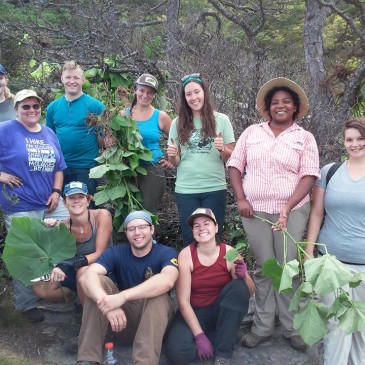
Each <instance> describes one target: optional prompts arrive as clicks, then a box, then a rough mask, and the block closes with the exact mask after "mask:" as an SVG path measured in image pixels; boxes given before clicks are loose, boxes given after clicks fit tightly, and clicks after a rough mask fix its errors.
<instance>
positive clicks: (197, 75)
mask: <svg viewBox="0 0 365 365" xmlns="http://www.w3.org/2000/svg"><path fill="white" fill-rule="evenodd" d="M188 81H198V82H203V80H202V78H201V76H200V73H194V74H190V75H185V76H184V77H183V78H182V79H181V82H182V86H183V87H184V86H185V85H186V84H187V83H188Z"/></svg>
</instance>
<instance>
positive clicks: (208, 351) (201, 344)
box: [194, 332, 214, 360]
mask: <svg viewBox="0 0 365 365" xmlns="http://www.w3.org/2000/svg"><path fill="white" fill-rule="evenodd" d="M194 341H195V346H196V352H197V353H198V357H199V359H200V360H206V359H210V358H212V357H213V356H214V348H213V345H212V344H211V342H210V341H209V338H208V337H207V336H206V335H205V334H204V332H202V333H199V334H198V335H196V336H194Z"/></svg>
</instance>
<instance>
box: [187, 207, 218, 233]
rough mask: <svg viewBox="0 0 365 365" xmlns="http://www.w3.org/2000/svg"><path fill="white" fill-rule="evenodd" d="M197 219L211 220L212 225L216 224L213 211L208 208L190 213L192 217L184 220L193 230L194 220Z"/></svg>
mask: <svg viewBox="0 0 365 365" xmlns="http://www.w3.org/2000/svg"><path fill="white" fill-rule="evenodd" d="M198 217H208V218H209V219H211V220H212V221H213V222H214V224H217V220H216V218H215V215H214V213H213V211H212V210H211V209H209V208H198V209H195V210H194V212H193V213H192V215H191V216H190V217H189V218H188V219H187V220H186V222H187V224H188V225H189V226H190V227H191V228H193V224H194V219H195V218H198Z"/></svg>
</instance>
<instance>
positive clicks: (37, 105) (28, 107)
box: [20, 104, 41, 110]
mask: <svg viewBox="0 0 365 365" xmlns="http://www.w3.org/2000/svg"><path fill="white" fill-rule="evenodd" d="M20 107H21V108H22V109H23V110H30V108H33V109H34V110H38V109H40V108H41V104H33V105H28V104H25V105H20Z"/></svg>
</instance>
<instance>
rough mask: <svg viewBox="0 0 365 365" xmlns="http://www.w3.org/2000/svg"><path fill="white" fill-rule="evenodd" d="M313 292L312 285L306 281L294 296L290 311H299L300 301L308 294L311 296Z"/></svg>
mask: <svg viewBox="0 0 365 365" xmlns="http://www.w3.org/2000/svg"><path fill="white" fill-rule="evenodd" d="M312 292H313V287H312V284H310V283H308V282H307V281H304V282H303V283H302V284H301V285H299V288H298V289H297V291H296V292H295V294H294V295H293V298H292V300H291V302H290V305H289V311H295V312H296V311H298V309H299V304H300V300H301V298H302V297H303V296H306V295H308V294H311V293H312Z"/></svg>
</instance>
